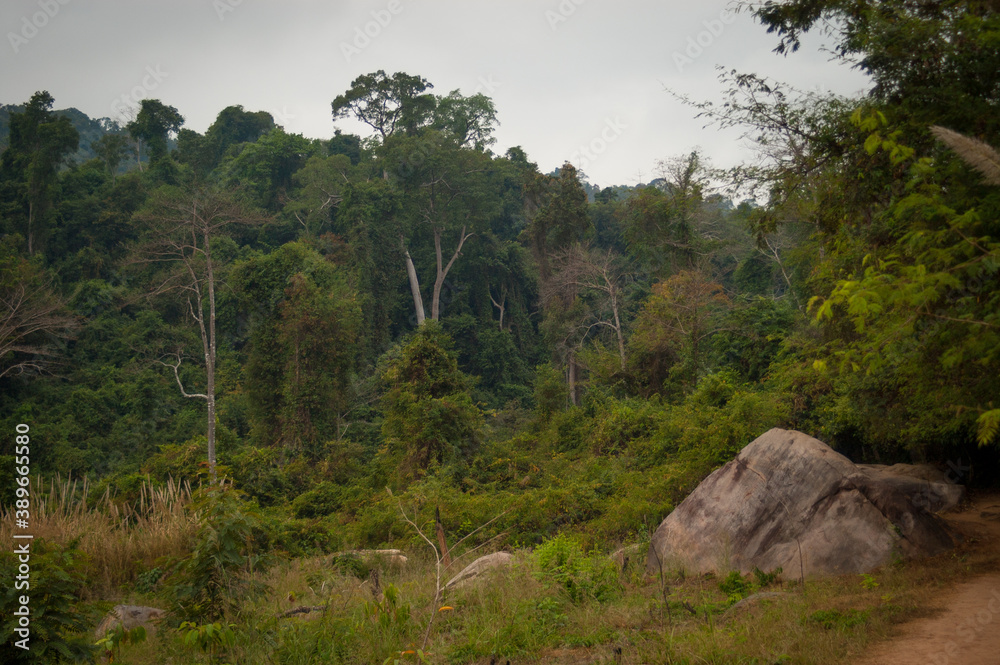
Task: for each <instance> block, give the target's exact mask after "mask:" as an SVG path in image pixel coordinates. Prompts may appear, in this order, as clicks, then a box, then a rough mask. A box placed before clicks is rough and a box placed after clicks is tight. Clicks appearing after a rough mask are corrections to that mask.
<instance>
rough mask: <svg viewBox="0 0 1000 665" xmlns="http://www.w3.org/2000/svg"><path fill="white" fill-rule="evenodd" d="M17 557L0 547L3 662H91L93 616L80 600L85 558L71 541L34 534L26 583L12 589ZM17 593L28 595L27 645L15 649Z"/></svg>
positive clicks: (84, 572)
mask: <svg viewBox="0 0 1000 665" xmlns="http://www.w3.org/2000/svg"><path fill="white" fill-rule="evenodd" d="M19 565H20V564H19V562H18V557H17V556H16V555H15V554H14V553H13V552H11V551H4V552H0V576H2V579H4V580H7V581H9V582H10V583H7V582H5V583H4V590H3V592H2V593H3V595H2V596H0V601H2V605H0V642H2V643H3V644H4V645H5V646H4V649H5V650H6V651H7V653H8V655H7V656H6V657H5V658H6V659H5V660H4V663H11V664H12V665H13V664H15V663H90V662H93V658H94V650H95V648H94V646H93V645H92V644H91V640H90V636H89V635H88V634H87V633H88V632H89V630H90V628H91V626H92V621H93V620H94V619H95V618H96V617H95V616H94V615H93V613H92V612H91V611H89V610H88V608H87V607H86V606H84V605H82V604H81V603H80V594H81V592H82V591H83V590H84V588H85V586H86V583H87V578H86V569H87V560H86V557H85V555H84V554H83V553H82V552H80V551H79V550H78V549H77V548H76V544H75V543H70V544H68V545H66V546H65V547H60V546H58V545H54V544H50V543H48V542H46V541H45V540H35V541H33V542H32V544H31V562H30V565H31V572H30V575H31V577H30V579H29V580H28V581H29V582H30V585H31V586H30V588H29V589H17V588H16V587H15V585H14V583H13V580H15V579H16V576H17V575H18V572H17V571H18V566H19ZM21 596H27V597H28V600H29V602H28V604H27V607H28V611H29V612H30V614H29V620H30V626H29V630H30V633H29V636H28V637H29V642H28V643H27V646H28V647H29V649H30V650H24V649H19V648H17V647H15V646H13V645H14V644H15V642H17V641H19V640H22V639H24V635H19V634H18V632H17V630H18V629H19V628H20V626H19V620H20V616H19V615H18V614H15V612H19V611H20V608H21V602H20V600H21Z"/></svg>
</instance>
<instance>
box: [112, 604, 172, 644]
mask: <svg viewBox="0 0 1000 665" xmlns="http://www.w3.org/2000/svg"><path fill="white" fill-rule="evenodd" d="M165 616H167V612H166V610H161V609H158V608H156V607H143V606H141V605H115V606H114V607H113V608H112V609H111V611H110V612H108V614H107V615H106V616H105V617H104V619H102V620H101V623H100V624H99V625H98V626H97V630H95V631H94V636H95V637H96V638H97V639H101V638H102V637H104V636H105V635H107V634H108V631H109V630H114V629H115V628H117V627H118V626H123V627H124V628H125V630H132V629H133V628H135V627H136V626H142V627H143V628H145V629H146V635H147V637H152V636H153V635H155V634H156V627H157V624H159V622H160V620H161V619H163V617H165Z"/></svg>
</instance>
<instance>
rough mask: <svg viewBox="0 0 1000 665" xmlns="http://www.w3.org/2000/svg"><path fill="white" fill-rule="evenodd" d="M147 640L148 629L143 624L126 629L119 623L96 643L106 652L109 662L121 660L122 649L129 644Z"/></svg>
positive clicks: (95, 644)
mask: <svg viewBox="0 0 1000 665" xmlns="http://www.w3.org/2000/svg"><path fill="white" fill-rule="evenodd" d="M145 641H146V629H145V628H144V627H142V626H135V627H134V628H129V629H126V628H125V626H124V625H122V624H121V623H119V624H118V625H117V626H115V627H114V628H112V629H111V630H109V631H108V632H107V634H106V635H105V636H104V637H102V638H101V639H99V640H97V642H95V643H94V646H96V647H97V648H98V649H100V650H101V651H103V652H104V658H105V659H106V660H107V662H108V663H115V662H120V661H121V649H122V647H123V646H125V645H128V644H141V643H142V642H145Z"/></svg>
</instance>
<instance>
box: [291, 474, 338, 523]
mask: <svg viewBox="0 0 1000 665" xmlns="http://www.w3.org/2000/svg"><path fill="white" fill-rule="evenodd" d="M343 503H344V499H343V490H342V489H341V488H340V486H338V485H335V484H333V483H331V482H329V481H323V482H321V483H320V484H319V485H317V486H316V487H314V488H313V489H311V490H309V491H308V492H304V493H302V494H300V495H298V496H297V497H295V500H294V501H292V512H293V513H294V514H295V516H296V517H322V516H324V515H330V514H332V513H335V512H337V511H338V510H339V509H340V507H341V506H342V505H343Z"/></svg>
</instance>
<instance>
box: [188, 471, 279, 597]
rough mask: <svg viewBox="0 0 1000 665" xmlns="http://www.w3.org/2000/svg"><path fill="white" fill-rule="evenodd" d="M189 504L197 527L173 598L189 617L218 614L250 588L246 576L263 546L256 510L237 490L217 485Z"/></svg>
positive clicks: (258, 558) (259, 562)
mask: <svg viewBox="0 0 1000 665" xmlns="http://www.w3.org/2000/svg"><path fill="white" fill-rule="evenodd" d="M191 508H192V510H194V511H195V513H196V514H197V515H198V516H199V526H198V533H197V535H196V536H195V546H194V552H193V553H192V554H191V559H190V560H189V561H188V563H187V565H186V567H185V570H184V574H183V581H182V583H181V584H180V585H178V587H177V594H178V601H179V602H180V604H181V605H182V607H185V608H186V609H187V611H188V612H189V614H190V615H191V616H195V617H201V616H218V615H220V614H221V613H222V612H223V610H224V609H225V606H226V605H227V604H228V602H229V601H231V600H232V599H233V598H234V597H235V595H236V594H237V593H238V592H239V593H242V594H244V595H245V594H246V593H247V592H250V591H254V590H255V589H254V585H253V583H252V582H251V580H250V577H251V575H252V574H253V571H254V568H255V567H259V565H260V564H261V557H260V555H259V554H258V553H257V551H256V550H257V549H258V547H259V546H260V545H263V544H264V543H261V542H260V541H262V540H263V530H262V528H261V520H260V511H259V510H258V509H257V506H256V505H255V504H253V503H250V502H248V501H246V500H244V499H243V498H242V497H241V496H240V494H239V493H238V492H237V491H236V490H233V489H232V488H229V487H218V486H212V487H209V488H206V489H202V490H198V492H196V493H195V496H194V497H193V501H192V504H191Z"/></svg>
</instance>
